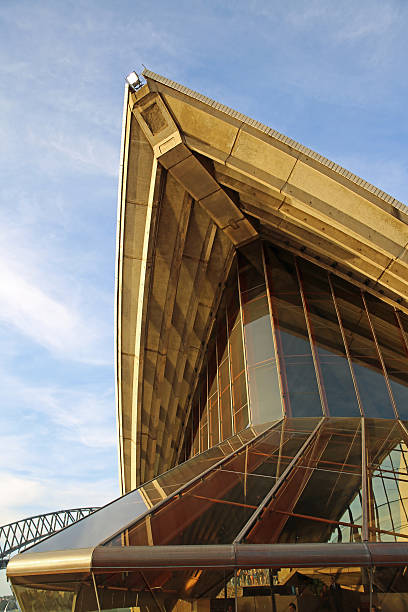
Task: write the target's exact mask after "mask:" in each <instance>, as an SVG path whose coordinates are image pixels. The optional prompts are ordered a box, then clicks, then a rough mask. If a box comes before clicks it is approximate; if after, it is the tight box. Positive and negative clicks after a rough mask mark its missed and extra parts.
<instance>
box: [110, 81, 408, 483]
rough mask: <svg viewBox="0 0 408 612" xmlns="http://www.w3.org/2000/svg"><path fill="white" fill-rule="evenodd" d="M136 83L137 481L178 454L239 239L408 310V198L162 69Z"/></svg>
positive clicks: (127, 381)
mask: <svg viewBox="0 0 408 612" xmlns="http://www.w3.org/2000/svg"><path fill="white" fill-rule="evenodd" d="M143 75H144V77H145V79H146V85H144V86H143V87H142V88H141V89H140V90H138V91H137V92H132V91H130V90H129V89H128V88H127V89H126V92H125V105H124V120H123V133H122V154H121V155H122V156H121V174H120V181H119V207H118V234H117V279H116V280H117V290H116V300H117V301H116V323H115V337H116V351H115V352H116V386H117V414H118V430H119V459H120V477H121V483H122V490H123V492H126V491H129V490H131V489H132V488H134V487H136V486H137V485H139V484H141V483H143V482H145V481H146V480H149V479H151V478H153V477H154V476H155V475H157V474H159V473H161V472H163V471H165V470H167V469H169V468H170V467H171V466H172V465H174V464H175V463H177V460H178V452H179V449H180V446H181V441H182V436H183V426H184V424H185V421H186V418H185V416H186V410H188V406H189V401H190V397H191V391H192V389H193V387H194V384H195V381H196V378H197V372H198V371H199V367H200V361H201V360H202V357H203V354H204V350H205V345H206V340H207V338H208V335H209V333H210V330H211V324H212V322H213V319H214V314H215V313H216V309H217V303H218V301H219V299H220V296H221V293H222V288H223V283H224V282H225V280H226V277H227V274H228V271H229V267H230V265H231V261H232V258H233V255H234V251H235V248H236V247H239V246H240V245H243V244H245V243H247V242H249V241H251V240H254V239H256V238H258V237H266V238H268V239H271V240H273V241H274V242H275V243H277V244H281V245H282V246H285V248H288V249H290V250H293V251H294V252H298V253H300V254H302V256H303V257H307V258H309V259H311V260H312V261H316V260H318V262H319V265H321V266H323V267H328V268H332V267H335V268H336V273H338V274H340V275H343V276H345V277H346V278H348V279H349V280H350V277H351V280H352V281H353V282H355V283H357V284H360V285H361V286H364V287H365V288H367V287H368V288H369V289H370V290H371V291H373V292H374V293H378V294H380V295H381V297H382V299H385V300H387V301H389V302H391V303H394V304H395V303H398V305H399V308H402V309H403V310H407V312H408V252H407V245H408V208H407V207H406V206H405V205H404V204H402V203H401V202H398V201H397V200H395V199H394V198H392V197H391V196H389V195H387V194H385V193H384V192H382V191H381V190H380V189H377V188H375V187H374V186H373V185H370V184H369V183H367V182H366V181H364V180H363V179H360V178H359V177H357V176H355V175H354V174H352V173H350V172H348V171H347V170H345V169H344V168H341V167H340V166H338V165H337V164H335V163H333V162H331V161H329V160H327V159H326V158H324V157H322V156H320V155H319V154H317V153H315V152H313V151H311V150H309V149H307V148H306V147H304V146H302V145H300V144H299V143H297V142H295V141H293V140H291V139H290V138H287V137H286V136H283V135H282V134H280V133H278V132H276V131H275V130H272V129H271V128H268V127H266V126H264V125H262V124H260V123H259V122H257V121H254V120H252V119H250V118H248V117H246V116H244V115H242V114H241V113H238V112H236V111H234V110H232V109H230V108H228V107H225V106H223V105H221V104H218V103H217V102H215V101H213V100H211V99H209V98H206V97H205V96H202V95H200V94H198V93H196V92H193V91H191V90H189V89H188V88H186V87H184V86H182V85H179V84H177V83H175V82H173V81H170V80H169V79H166V78H165V77H161V76H159V75H156V74H154V73H152V72H150V71H148V70H145V71H144V73H143Z"/></svg>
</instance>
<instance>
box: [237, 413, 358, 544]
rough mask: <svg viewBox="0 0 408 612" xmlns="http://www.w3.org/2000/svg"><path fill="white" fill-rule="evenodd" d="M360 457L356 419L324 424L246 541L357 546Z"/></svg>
mask: <svg viewBox="0 0 408 612" xmlns="http://www.w3.org/2000/svg"><path fill="white" fill-rule="evenodd" d="M361 457H362V452H361V433H360V419H350V420H349V421H348V422H346V423H345V422H344V419H341V420H339V421H336V420H331V421H330V422H326V423H324V424H323V426H322V427H321V428H320V430H319V432H318V433H317V435H316V436H315V438H314V439H313V441H312V442H311V444H309V446H308V447H307V448H306V450H305V451H304V452H303V454H302V456H301V457H299V459H298V460H297V462H296V464H295V465H294V466H293V467H292V469H291V471H290V473H289V474H288V475H287V476H286V478H285V480H284V481H283V482H282V483H281V485H280V487H279V489H278V490H277V492H276V493H275V495H274V497H273V499H272V500H271V502H270V503H269V505H268V507H267V508H266V510H265V512H264V513H263V514H262V517H261V519H260V520H259V521H258V522H257V523H256V524H255V525H254V526H253V528H252V531H250V532H249V533H248V535H247V537H246V539H245V541H246V542H247V543H271V544H272V543H275V542H288V543H290V542H292V543H298V542H337V541H351V542H353V541H361V527H362V524H361V515H362V511H361V485H362V480H361ZM322 492H324V494H323V495H322ZM351 507H353V515H352V519H351V518H350V516H351V515H350V512H349V509H350V508H351ZM344 528H346V529H344Z"/></svg>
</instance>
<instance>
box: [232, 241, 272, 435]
mask: <svg viewBox="0 0 408 612" xmlns="http://www.w3.org/2000/svg"><path fill="white" fill-rule="evenodd" d="M250 249H251V250H250V251H249V252H248V249H246V254H247V255H248V257H249V258H247V257H245V256H244V255H240V256H239V286H240V293H241V305H242V319H243V324H244V343H245V351H246V362H247V369H248V384H249V398H250V408H251V420H252V422H253V423H262V422H265V421H267V420H271V419H278V418H281V416H282V403H281V393H280V389H279V381H278V369H277V362H276V355H275V347H274V342H273V336H272V327H271V319H270V316H269V306H268V299H267V295H266V285H265V276H264V272H263V262H262V256H261V255H262V254H261V250H260V245H259V244H258V243H257V244H256V245H255V247H254V246H253V245H251V247H250Z"/></svg>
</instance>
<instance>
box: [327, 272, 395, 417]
mask: <svg viewBox="0 0 408 612" xmlns="http://www.w3.org/2000/svg"><path fill="white" fill-rule="evenodd" d="M332 283H333V289H334V294H335V296H336V302H337V304H338V308H339V313H340V317H341V321H342V324H343V328H344V332H345V336H346V341H347V345H348V349H349V352H350V356H351V360H352V364H353V370H354V373H355V377H356V381H357V386H358V390H359V394H360V398H361V403H362V408H363V411H364V414H365V415H366V416H370V417H383V418H394V416H395V414H394V409H393V406H392V403H391V399H390V394H389V391H388V388H387V384H386V380H385V378H384V371H383V368H382V364H381V361H380V356H379V353H378V350H377V346H376V342H375V338H374V336H373V332H372V328H371V325H370V320H369V318H368V316H367V312H366V310H365V306H364V301H363V298H362V295H361V292H360V291H359V290H358V289H357V288H356V287H354V286H353V285H351V284H350V283H347V282H346V281H343V280H342V279H341V278H339V277H335V276H333V277H332Z"/></svg>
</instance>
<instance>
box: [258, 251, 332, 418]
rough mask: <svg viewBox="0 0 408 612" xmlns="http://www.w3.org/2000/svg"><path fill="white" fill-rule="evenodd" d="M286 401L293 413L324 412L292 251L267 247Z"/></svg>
mask: <svg viewBox="0 0 408 612" xmlns="http://www.w3.org/2000/svg"><path fill="white" fill-rule="evenodd" d="M265 257H266V265H267V272H268V283H269V291H270V295H271V303H272V313H273V319H274V327H275V330H276V339H277V344H278V350H279V353H280V357H281V369H282V373H283V385H284V394H285V404H287V405H288V406H289V410H290V414H291V415H292V416H298V417H301V416H318V415H321V414H322V407H321V401H320V396H319V391H318V386H317V379H316V373H315V368H314V364H313V357H312V351H311V348H310V343H309V336H308V331H307V326H306V320H305V315H304V311H303V306H302V300H301V296H300V293H299V285H298V280H297V274H296V269H295V265H294V259H293V256H292V254H290V253H287V252H285V251H282V250H280V249H277V248H275V247H272V246H269V245H268V246H267V248H266V249H265Z"/></svg>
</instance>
